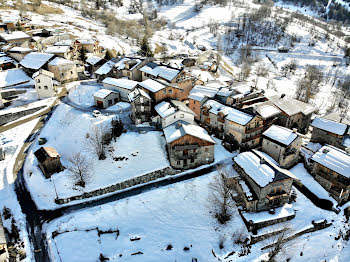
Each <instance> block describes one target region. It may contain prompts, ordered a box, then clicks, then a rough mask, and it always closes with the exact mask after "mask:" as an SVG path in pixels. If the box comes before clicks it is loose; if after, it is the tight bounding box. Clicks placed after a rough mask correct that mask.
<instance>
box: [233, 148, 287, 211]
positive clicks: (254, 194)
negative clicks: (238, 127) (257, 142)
mask: <svg viewBox="0 0 350 262" xmlns="http://www.w3.org/2000/svg"><path fill="white" fill-rule="evenodd" d="M234 169H235V170H236V171H237V173H238V174H239V177H238V178H236V179H234V181H235V185H236V189H237V192H238V193H239V194H240V196H241V199H242V202H241V203H239V204H240V205H243V207H244V208H245V209H246V210H248V211H253V212H255V211H263V210H269V209H271V208H276V207H280V206H282V205H284V204H285V203H287V202H288V201H289V199H290V196H291V192H292V183H293V178H292V176H291V174H290V172H289V171H288V170H285V169H282V168H279V167H278V166H276V165H274V164H273V163H272V162H271V161H269V160H268V159H266V158H265V157H264V156H263V155H262V154H261V153H260V152H259V151H256V150H253V151H248V152H243V153H240V154H239V155H237V156H236V157H234Z"/></svg>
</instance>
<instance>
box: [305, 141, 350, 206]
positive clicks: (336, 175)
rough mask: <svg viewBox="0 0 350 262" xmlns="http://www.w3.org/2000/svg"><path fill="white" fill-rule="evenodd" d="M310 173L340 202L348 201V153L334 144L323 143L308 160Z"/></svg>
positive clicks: (349, 191)
mask: <svg viewBox="0 0 350 262" xmlns="http://www.w3.org/2000/svg"><path fill="white" fill-rule="evenodd" d="M309 161H310V162H311V163H312V165H313V168H312V172H311V174H312V175H313V176H314V177H315V179H316V180H317V182H318V183H320V185H321V186H322V187H324V189H326V190H327V191H328V192H329V194H330V195H331V196H332V197H333V198H334V199H335V200H336V201H337V202H338V203H339V204H340V205H342V204H344V203H346V202H347V201H349V199H350V197H349V193H350V155H349V154H347V153H346V152H345V151H343V150H341V149H339V148H336V147H334V146H329V145H325V146H323V147H322V148H321V149H320V150H318V151H317V152H316V153H315V154H314V155H313V156H312V157H311V158H310V160H309Z"/></svg>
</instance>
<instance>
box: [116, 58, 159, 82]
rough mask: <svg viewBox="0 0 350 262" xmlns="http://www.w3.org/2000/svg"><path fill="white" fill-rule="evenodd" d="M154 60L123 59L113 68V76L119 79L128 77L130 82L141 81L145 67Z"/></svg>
mask: <svg viewBox="0 0 350 262" xmlns="http://www.w3.org/2000/svg"><path fill="white" fill-rule="evenodd" d="M151 59H152V58H137V57H121V58H119V60H118V61H117V62H116V64H115V65H114V68H113V75H114V76H115V77H117V78H120V77H126V78H128V79H130V80H134V81H141V80H142V73H141V71H140V68H141V67H143V66H144V65H145V64H146V63H147V62H148V61H150V60H151Z"/></svg>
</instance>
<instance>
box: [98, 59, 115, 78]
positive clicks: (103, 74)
mask: <svg viewBox="0 0 350 262" xmlns="http://www.w3.org/2000/svg"><path fill="white" fill-rule="evenodd" d="M115 64H116V61H115V59H111V60H109V61H107V62H106V63H104V64H103V65H102V66H101V67H100V68H99V69H97V70H96V71H95V76H96V78H97V81H98V82H102V81H103V80H104V79H105V78H107V77H112V76H113V68H114V65H115Z"/></svg>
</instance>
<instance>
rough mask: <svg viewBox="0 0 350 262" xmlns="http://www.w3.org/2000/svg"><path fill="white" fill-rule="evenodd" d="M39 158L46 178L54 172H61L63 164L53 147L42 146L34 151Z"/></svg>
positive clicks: (40, 166) (39, 163)
mask: <svg viewBox="0 0 350 262" xmlns="http://www.w3.org/2000/svg"><path fill="white" fill-rule="evenodd" d="M34 155H35V157H36V158H37V160H38V165H39V168H40V170H41V172H43V175H44V176H45V177H46V178H50V177H51V176H52V175H53V174H54V173H58V172H61V171H62V170H63V166H62V164H61V160H60V155H59V154H58V153H57V151H56V150H55V149H54V148H52V147H41V148H39V149H38V150H37V151H35V152H34Z"/></svg>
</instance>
